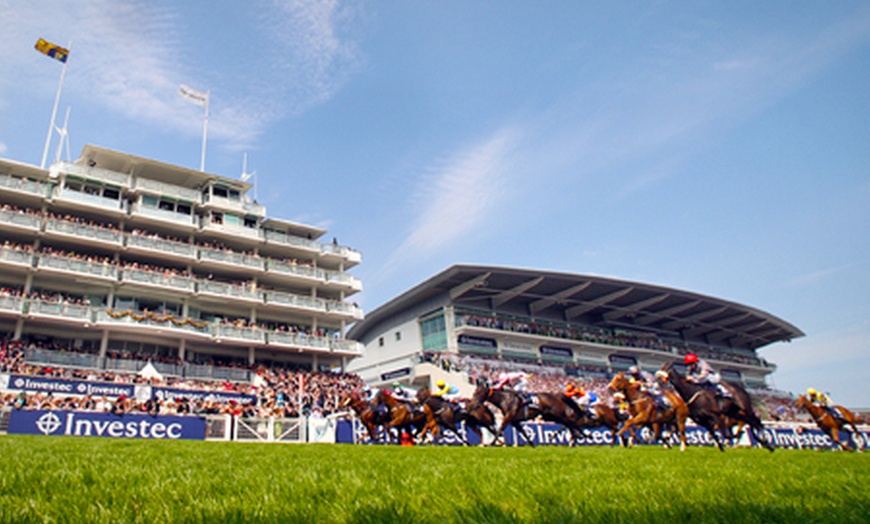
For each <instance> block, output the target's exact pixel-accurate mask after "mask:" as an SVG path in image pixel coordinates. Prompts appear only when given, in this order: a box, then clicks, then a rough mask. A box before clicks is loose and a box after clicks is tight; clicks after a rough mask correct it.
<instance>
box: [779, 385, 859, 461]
mask: <svg viewBox="0 0 870 524" xmlns="http://www.w3.org/2000/svg"><path fill="white" fill-rule="evenodd" d="M795 404H796V405H797V406H799V407H802V408H804V409H806V410H807V412H809V414H810V416H811V417H812V418H813V420H814V421H815V422H816V425H817V426H819V429H821V430H822V431H824V432H825V434H826V435H827V436H829V437H831V440H833V441H834V443H835V444H837V445H838V446H840V449H842V450H844V451H847V450H851V448H849V446H848V444H847V441H848V435H849V433H851V434H852V442H853V443H854V444H855V447H854V449H855V450H856V451H861V445H860V443H859V440H858V438H857V437H858V436H859V435H860V434H861V433H860V432H859V431H858V428H857V427H856V424H857V423H858V422H860V421H859V420H858V417H857V416H856V415H855V414H854V413H852V412H851V411H849V410H848V409H846V408H844V407H843V406H834V407H835V408H836V409H837V411H839V412H840V414H841V415H843V419H842V420H837V419H836V418H834V416H833V415H831V414H830V413H828V412H827V411H825V410H824V409H823V408H821V407H819V406H817V405H815V404H814V403H813V402H811V401H810V399H809V398H807V396H806V395H801V396H800V397H798V399H797V400H796V401H795ZM846 426H851V428H852V431H851V432H850V431H849V430H847V429H846ZM840 432H843V433H846V435H847V438H845V439H841V438H840Z"/></svg>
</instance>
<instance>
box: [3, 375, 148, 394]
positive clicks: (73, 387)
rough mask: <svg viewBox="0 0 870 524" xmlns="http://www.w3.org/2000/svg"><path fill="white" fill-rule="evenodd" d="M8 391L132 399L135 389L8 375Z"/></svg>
mask: <svg viewBox="0 0 870 524" xmlns="http://www.w3.org/2000/svg"><path fill="white" fill-rule="evenodd" d="M7 387H8V388H9V389H14V390H18V391H29V392H43V393H59V394H62V395H93V396H95V397H101V396H104V395H105V396H107V397H119V396H121V395H124V396H126V397H132V396H133V393H134V390H135V387H134V386H133V385H132V384H114V383H112V382H87V381H84V380H62V379H56V378H49V377H33V376H28V375H10V376H9V383H8V385H7Z"/></svg>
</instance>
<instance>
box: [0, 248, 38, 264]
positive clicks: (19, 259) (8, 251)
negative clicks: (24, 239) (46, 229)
mask: <svg viewBox="0 0 870 524" xmlns="http://www.w3.org/2000/svg"><path fill="white" fill-rule="evenodd" d="M0 261H3V262H7V263H10V264H15V265H19V266H26V267H33V253H32V252H31V251H24V250H20V249H14V248H11V247H0Z"/></svg>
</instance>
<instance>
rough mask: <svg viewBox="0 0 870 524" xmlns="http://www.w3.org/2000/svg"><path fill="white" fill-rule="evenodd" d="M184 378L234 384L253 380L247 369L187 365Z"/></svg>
mask: <svg viewBox="0 0 870 524" xmlns="http://www.w3.org/2000/svg"><path fill="white" fill-rule="evenodd" d="M184 376H185V377H187V378H199V379H207V380H230V381H234V382H249V381H250V380H251V372H250V371H248V370H247V369H237V368H226V367H220V366H204V365H199V364H185V365H184Z"/></svg>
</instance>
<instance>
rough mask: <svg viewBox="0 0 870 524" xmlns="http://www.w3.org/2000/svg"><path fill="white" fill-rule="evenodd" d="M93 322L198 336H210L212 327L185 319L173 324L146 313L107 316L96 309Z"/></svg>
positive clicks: (122, 313) (122, 312)
mask: <svg viewBox="0 0 870 524" xmlns="http://www.w3.org/2000/svg"><path fill="white" fill-rule="evenodd" d="M94 321H95V322H98V323H101V324H126V325H136V326H150V327H155V328H159V329H171V330H175V331H183V332H188V333H196V334H199V335H205V336H209V337H210V336H211V334H212V330H211V328H212V326H211V324H209V323H207V322H198V321H193V323H192V322H190V321H188V320H187V319H185V320H178V319H176V321H175V322H173V321H172V319H170V318H167V317H164V316H162V315H157V314H150V313H148V312H146V311H120V312H119V311H113V312H112V314H109V311H107V310H106V309H103V308H100V309H97V310H96V312H95V314H94Z"/></svg>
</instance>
